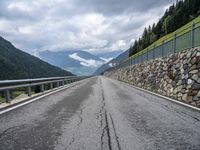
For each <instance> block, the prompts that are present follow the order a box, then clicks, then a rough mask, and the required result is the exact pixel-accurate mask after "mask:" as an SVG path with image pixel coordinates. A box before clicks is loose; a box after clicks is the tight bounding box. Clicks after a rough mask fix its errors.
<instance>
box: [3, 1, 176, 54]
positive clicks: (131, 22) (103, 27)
mask: <svg viewBox="0 0 200 150" xmlns="http://www.w3.org/2000/svg"><path fill="white" fill-rule="evenodd" d="M174 1H175V0H160V1H157V0H151V1H146V0H124V1H121V0H101V2H99V1H97V0H84V1H82V0H34V1H30V0H1V1H0V9H1V11H0V35H1V36H3V37H4V38H6V39H8V40H9V41H11V42H12V43H14V45H16V46H18V48H20V49H22V50H25V51H27V52H29V53H32V54H33V53H34V52H35V51H36V50H37V51H40V50H47V49H48V50H53V51H57V50H60V49H66V50H77V49H79V50H86V51H90V52H105V51H116V50H126V49H127V48H129V46H130V44H131V42H133V39H137V38H138V37H139V36H141V33H142V31H143V29H144V27H145V26H148V25H149V24H152V23H153V22H155V21H157V20H158V18H159V17H161V16H162V14H163V13H164V9H165V8H166V6H169V4H170V3H171V2H174ZM133 4H134V7H133ZM130 41H131V42H130Z"/></svg>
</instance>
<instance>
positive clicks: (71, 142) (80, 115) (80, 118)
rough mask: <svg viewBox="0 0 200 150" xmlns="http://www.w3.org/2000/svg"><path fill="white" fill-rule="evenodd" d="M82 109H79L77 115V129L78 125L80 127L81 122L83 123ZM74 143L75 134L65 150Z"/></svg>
mask: <svg viewBox="0 0 200 150" xmlns="http://www.w3.org/2000/svg"><path fill="white" fill-rule="evenodd" d="M83 109H84V108H81V110H80V113H78V118H79V120H80V121H79V122H78V123H77V128H79V127H80V125H81V124H82V122H83V117H82V114H83ZM74 142H75V133H74V134H73V137H72V140H71V141H70V143H69V144H68V146H67V148H66V150H67V149H68V147H70V146H71V145H72V144H73V143H74Z"/></svg>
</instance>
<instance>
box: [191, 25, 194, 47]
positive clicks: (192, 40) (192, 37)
mask: <svg viewBox="0 0 200 150" xmlns="http://www.w3.org/2000/svg"><path fill="white" fill-rule="evenodd" d="M194 30H195V23H194V22H193V23H192V30H191V42H192V48H194V46H195V41H194V40H195V31H194Z"/></svg>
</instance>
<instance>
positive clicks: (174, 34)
mask: <svg viewBox="0 0 200 150" xmlns="http://www.w3.org/2000/svg"><path fill="white" fill-rule="evenodd" d="M173 46H174V53H176V33H175V34H174V45H173Z"/></svg>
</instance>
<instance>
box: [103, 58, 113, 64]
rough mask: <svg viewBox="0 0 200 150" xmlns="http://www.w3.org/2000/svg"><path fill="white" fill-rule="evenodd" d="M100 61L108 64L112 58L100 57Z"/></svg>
mask: <svg viewBox="0 0 200 150" xmlns="http://www.w3.org/2000/svg"><path fill="white" fill-rule="evenodd" d="M100 58H101V59H102V60H104V61H105V62H106V63H107V62H109V61H111V60H112V59H113V58H112V57H111V58H103V57H100Z"/></svg>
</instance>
